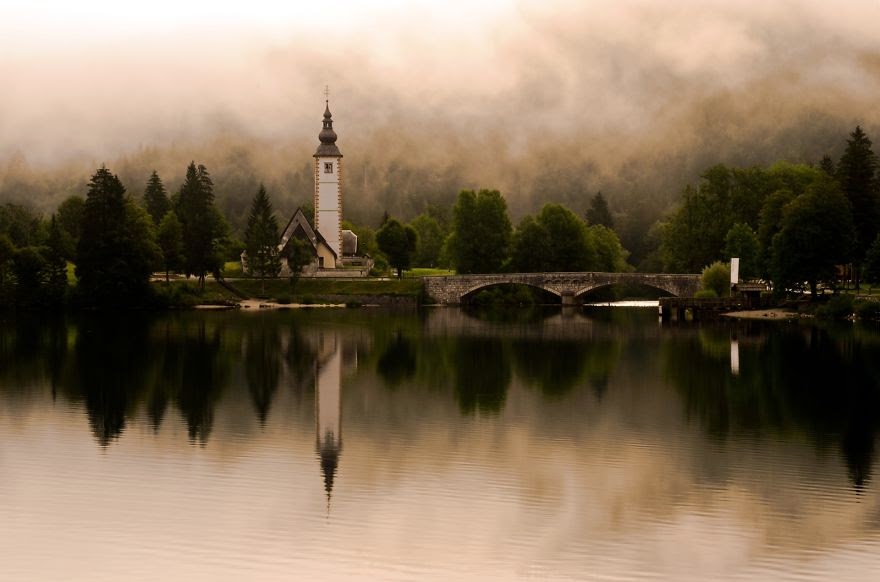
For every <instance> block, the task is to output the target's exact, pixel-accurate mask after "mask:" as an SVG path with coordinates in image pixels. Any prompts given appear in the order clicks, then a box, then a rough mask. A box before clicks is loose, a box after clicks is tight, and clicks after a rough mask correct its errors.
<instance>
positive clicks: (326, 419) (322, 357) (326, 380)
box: [315, 334, 342, 503]
mask: <svg viewBox="0 0 880 582" xmlns="http://www.w3.org/2000/svg"><path fill="white" fill-rule="evenodd" d="M337 342H338V338H337V337H336V335H335V334H327V335H322V337H321V345H320V348H319V352H318V371H317V382H316V383H315V424H316V430H317V442H316V446H317V450H318V456H319V457H320V459H321V474H322V475H323V477H324V490H325V491H326V492H327V501H328V503H329V501H330V494H331V493H332V492H333V478H334V476H335V475H336V467H337V465H338V464H339V452H340V451H341V450H342V392H341V382H340V380H341V376H342V351H341V350H340V349H339V346H338V345H337Z"/></svg>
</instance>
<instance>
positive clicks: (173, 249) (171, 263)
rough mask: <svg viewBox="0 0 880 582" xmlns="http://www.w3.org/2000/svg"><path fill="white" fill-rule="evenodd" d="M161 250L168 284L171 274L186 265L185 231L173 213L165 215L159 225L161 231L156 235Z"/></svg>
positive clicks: (169, 212)
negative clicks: (184, 251)
mask: <svg viewBox="0 0 880 582" xmlns="http://www.w3.org/2000/svg"><path fill="white" fill-rule="evenodd" d="M156 239H157V242H158V243H159V248H160V249H161V251H162V263H163V265H164V266H165V282H166V283H167V282H168V279H169V273H170V272H171V271H172V270H175V269H179V268H180V267H181V265H183V263H184V258H183V229H182V228H181V226H180V220H178V219H177V215H176V214H174V212H172V211H168V212H166V213H165V216H164V217H163V218H162V222H160V223H159V231H158V233H157V234H156Z"/></svg>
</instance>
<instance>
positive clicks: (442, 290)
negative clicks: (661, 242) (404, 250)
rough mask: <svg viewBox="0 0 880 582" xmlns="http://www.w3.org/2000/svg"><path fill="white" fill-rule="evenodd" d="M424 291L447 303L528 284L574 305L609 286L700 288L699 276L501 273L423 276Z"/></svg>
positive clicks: (674, 291) (684, 293)
mask: <svg viewBox="0 0 880 582" xmlns="http://www.w3.org/2000/svg"><path fill="white" fill-rule="evenodd" d="M423 281H424V285H425V293H426V294H427V295H428V297H430V298H431V300H433V301H435V302H436V303H441V304H444V305H457V304H459V303H461V302H462V300H463V299H465V298H466V297H467V296H468V295H470V294H471V293H474V292H475V291H479V290H480V289H483V288H485V287H491V286H493V285H528V286H529V287H536V288H538V289H543V290H544V291H549V292H550V293H553V294H554V295H556V296H557V297H560V298H561V299H562V304H563V305H575V304H577V303H578V302H579V299H580V297H581V296H582V295H584V294H585V293H589V292H590V291H593V290H594V289H598V288H599V287H607V286H608V285H621V284H623V285H645V286H647V287H654V288H656V289H660V290H661V291H665V292H666V293H669V294H671V295H675V296H677V297H693V296H694V294H695V293H696V292H697V290H698V289H699V287H700V275H668V274H659V273H499V274H494V275H454V276H449V277H424V279H423Z"/></svg>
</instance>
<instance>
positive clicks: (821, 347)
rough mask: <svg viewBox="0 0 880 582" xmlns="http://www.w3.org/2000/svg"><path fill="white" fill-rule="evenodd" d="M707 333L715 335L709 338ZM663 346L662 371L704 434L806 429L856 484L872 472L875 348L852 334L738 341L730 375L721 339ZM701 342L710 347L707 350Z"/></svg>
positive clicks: (780, 334)
mask: <svg viewBox="0 0 880 582" xmlns="http://www.w3.org/2000/svg"><path fill="white" fill-rule="evenodd" d="M712 333H714V334H715V335H716V336H717V337H713V338H709V337H708V335H707V334H712ZM722 335H725V336H727V337H728V343H727V346H728V349H729V331H728V330H723V329H719V330H714V331H711V330H709V331H705V332H704V333H702V334H701V336H700V337H698V338H693V337H691V338H686V339H675V340H669V341H667V342H666V343H665V344H664V347H663V350H664V352H663V355H664V358H663V359H664V374H665V375H666V377H667V379H669V380H670V381H671V382H672V384H673V385H674V386H675V387H676V388H677V389H678V390H679V392H681V393H682V395H683V396H684V399H685V406H686V408H687V410H688V413H689V414H693V415H696V416H697V417H699V418H700V419H701V420H702V421H703V422H704V423H705V424H706V426H707V427H708V429H709V431H710V432H712V433H714V434H717V435H720V436H724V435H726V434H728V433H729V432H731V431H734V430H756V431H759V430H767V429H775V430H779V431H782V432H806V433H807V434H810V435H812V436H813V437H814V438H815V439H816V441H817V444H818V445H822V444H824V443H825V442H827V441H829V440H831V441H836V442H838V443H839V446H840V447H841V450H842V453H843V455H844V458H845V460H846V462H847V465H848V467H849V473H850V478H851V479H852V481H853V483H854V484H855V485H856V486H857V487H861V486H862V485H863V484H864V483H865V482H866V481H867V478H868V476H869V474H870V470H871V461H872V457H873V450H874V436H875V434H876V432H877V427H878V424H880V406H878V405H880V394H878V392H880V349H878V346H877V345H869V344H868V343H867V342H860V341H857V340H856V339H854V337H853V335H852V334H851V332H847V333H845V334H843V335H842V336H841V337H835V336H834V332H833V330H826V329H821V328H818V327H810V328H807V329H802V328H798V329H794V330H791V329H782V328H780V329H774V330H772V331H771V332H770V333H769V335H768V336H767V337H766V340H765V341H762V342H754V343H750V342H749V341H748V339H746V340H745V341H741V342H740V373H739V375H738V376H734V375H732V374H731V373H730V368H729V365H730V364H729V361H728V360H727V359H726V358H724V357H722V356H721V353H722V350H721V349H720V345H721V343H722V342H721V341H720V339H721V336H722ZM707 346H710V348H709V349H707Z"/></svg>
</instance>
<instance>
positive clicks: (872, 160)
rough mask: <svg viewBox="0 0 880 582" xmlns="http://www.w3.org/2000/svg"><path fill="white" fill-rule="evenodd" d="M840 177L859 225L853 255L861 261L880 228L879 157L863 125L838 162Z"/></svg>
mask: <svg viewBox="0 0 880 582" xmlns="http://www.w3.org/2000/svg"><path fill="white" fill-rule="evenodd" d="M837 180H838V182H840V186H841V188H842V189H843V193H844V194H846V197H847V199H848V200H849V203H850V206H851V207H852V216H853V223H854V224H855V227H856V241H855V247H854V248H853V258H854V260H855V262H856V263H857V264H859V263H861V261H862V259H864V257H865V252H866V251H867V250H868V247H869V246H870V245H871V243H872V242H874V239H875V238H876V237H877V232H878V228H880V201H878V193H877V156H876V155H875V154H874V151H873V150H872V149H871V140H870V139H869V138H868V136H867V135H865V132H864V131H862V128H861V127H859V126H856V128H855V130H854V131H853V132H852V133H851V134H850V139H849V140H847V145H846V150H845V151H844V153H843V156H842V157H841V158H840V162H839V163H838V164H837Z"/></svg>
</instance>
